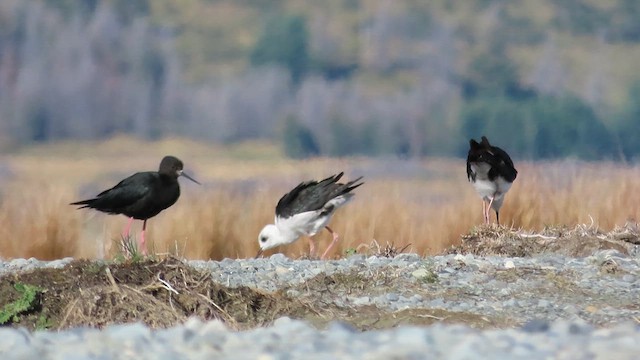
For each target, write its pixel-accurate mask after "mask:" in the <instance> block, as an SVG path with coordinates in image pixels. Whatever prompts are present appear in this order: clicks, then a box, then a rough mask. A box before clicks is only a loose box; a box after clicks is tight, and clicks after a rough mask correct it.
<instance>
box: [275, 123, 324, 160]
mask: <svg viewBox="0 0 640 360" xmlns="http://www.w3.org/2000/svg"><path fill="white" fill-rule="evenodd" d="M282 134H283V135H282V142H283V145H284V153H285V154H286V155H287V156H288V157H290V158H293V159H304V158H308V157H311V156H317V155H320V148H319V147H318V144H317V143H316V140H315V138H314V137H313V134H312V133H311V131H310V130H309V128H307V127H306V126H304V125H303V124H301V123H300V122H299V121H298V119H296V117H295V116H294V115H289V116H287V117H286V118H285V120H284V129H283V131H282Z"/></svg>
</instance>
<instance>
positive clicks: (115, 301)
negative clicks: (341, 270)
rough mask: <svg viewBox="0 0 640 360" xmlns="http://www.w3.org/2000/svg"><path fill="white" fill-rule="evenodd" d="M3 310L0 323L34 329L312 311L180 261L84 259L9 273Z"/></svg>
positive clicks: (247, 319)
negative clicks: (226, 281) (221, 279)
mask: <svg viewBox="0 0 640 360" xmlns="http://www.w3.org/2000/svg"><path fill="white" fill-rule="evenodd" d="M0 309H1V310H0V323H3V324H13V325H20V326H25V327H27V328H30V329H45V328H52V329H61V328H68V327H76V326H91V327H98V328H101V327H103V326H105V325H109V324H116V323H127V322H134V321H141V322H143V323H145V324H147V325H148V326H150V327H153V328H164V327H169V326H173V325H175V324H178V323H181V322H183V321H184V320H185V319H186V318H187V317H189V316H197V317H199V318H201V319H213V318H217V319H221V320H223V321H224V322H225V323H226V324H227V325H228V326H230V327H231V328H235V329H245V328H251V327H255V326H259V325H262V324H265V323H269V322H271V321H272V320H274V319H276V318H278V317H279V316H282V315H284V314H290V313H305V312H307V311H308V310H307V309H306V308H305V305H304V304H302V303H300V302H298V301H295V300H291V299H288V298H286V297H284V296H282V295H280V294H279V293H274V294H269V293H263V292H260V291H258V290H254V289H250V288H246V287H239V288H228V287H226V286H223V285H221V284H218V283H215V282H213V281H212V280H211V276H210V274H208V273H206V272H200V271H198V270H195V269H193V268H191V267H189V266H187V265H185V264H184V263H182V262H181V261H179V260H177V259H173V258H170V259H165V260H161V261H157V260H147V261H143V262H139V263H123V264H106V263H99V262H90V261H85V260H79V261H74V262H72V263H71V264H69V265H67V266H66V267H64V268H62V269H45V268H42V269H37V270H34V271H31V272H22V273H16V274H11V275H6V276H4V277H1V278H0ZM2 319H4V321H2Z"/></svg>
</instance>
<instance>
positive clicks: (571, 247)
mask: <svg viewBox="0 0 640 360" xmlns="http://www.w3.org/2000/svg"><path fill="white" fill-rule="evenodd" d="M639 244H640V231H638V226H637V224H635V223H627V224H626V225H625V226H623V227H618V228H616V229H614V230H613V231H610V232H603V231H601V230H600V229H598V228H597V227H594V226H593V225H591V226H587V225H578V226H576V227H575V228H573V229H570V228H567V227H549V228H546V229H544V230H543V231H542V232H540V233H533V232H526V231H523V230H514V229H511V228H507V227H502V226H481V227H477V228H474V229H472V230H471V232H470V233H469V234H465V235H462V237H461V242H460V245H457V246H453V247H451V248H450V249H449V250H448V251H447V253H448V254H474V255H478V256H487V255H497V256H510V257H531V256H536V255H540V254H548V253H553V254H560V255H566V256H572V257H585V256H589V255H591V254H593V253H594V252H596V251H599V250H608V249H613V250H617V251H619V252H621V253H623V254H629V252H630V251H631V249H632V248H633V247H634V246H635V245H639Z"/></svg>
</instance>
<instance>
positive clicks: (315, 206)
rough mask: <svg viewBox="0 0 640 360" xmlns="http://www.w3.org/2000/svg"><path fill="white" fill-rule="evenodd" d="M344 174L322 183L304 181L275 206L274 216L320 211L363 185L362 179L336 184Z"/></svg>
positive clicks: (284, 216)
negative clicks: (332, 200)
mask: <svg viewBox="0 0 640 360" xmlns="http://www.w3.org/2000/svg"><path fill="white" fill-rule="evenodd" d="M343 174H344V173H342V172H341V173H340V174H337V175H334V176H330V177H328V178H326V179H324V180H322V181H319V182H318V181H306V182H303V183H300V184H299V185H298V186H296V187H295V188H294V189H293V190H291V191H290V192H288V193H287V194H285V195H284V196H283V197H282V198H281V199H280V201H278V205H277V206H276V216H278V217H282V218H288V217H290V216H293V215H295V214H299V213H303V212H307V211H315V210H319V209H322V208H323V207H324V205H325V204H326V203H327V202H328V201H329V200H331V199H333V198H335V197H338V196H340V195H343V194H346V193H348V192H350V191H351V190H353V189H355V188H357V187H358V186H360V185H362V184H363V183H358V184H356V182H357V181H359V180H360V179H362V177H360V178H358V179H356V180H353V181H350V182H348V183H346V184H339V183H337V181H338V180H340V178H341V177H342V175H343Z"/></svg>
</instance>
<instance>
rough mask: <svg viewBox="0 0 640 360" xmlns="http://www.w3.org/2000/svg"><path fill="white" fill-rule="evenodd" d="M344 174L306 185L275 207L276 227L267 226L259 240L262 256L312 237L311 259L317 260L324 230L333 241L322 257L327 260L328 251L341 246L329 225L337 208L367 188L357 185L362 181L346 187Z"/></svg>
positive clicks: (303, 183) (301, 184) (310, 245)
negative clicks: (317, 245)
mask: <svg viewBox="0 0 640 360" xmlns="http://www.w3.org/2000/svg"><path fill="white" fill-rule="evenodd" d="M343 174H344V173H342V172H341V173H339V174H337V175H333V176H330V177H328V178H326V179H324V180H321V181H315V180H310V181H305V182H302V183H300V184H299V185H298V186H296V187H295V188H293V190H291V191H290V192H288V193H286V194H285V195H284V196H283V197H282V198H281V199H280V201H278V204H277V205H276V216H275V223H274V224H269V225H267V226H265V227H264V228H263V229H262V231H260V235H259V236H258V245H259V246H260V250H259V251H258V254H257V255H256V258H257V257H259V256H260V255H262V252H263V251H265V250H268V249H271V248H274V247H276V246H280V245H286V244H291V243H293V242H294V241H296V240H298V239H299V238H300V237H301V236H302V235H306V236H308V237H309V247H310V251H309V255H310V257H314V256H315V240H314V239H313V237H314V236H315V235H316V234H317V233H318V232H319V231H320V230H322V229H323V228H325V229H327V231H328V232H329V233H330V234H331V235H332V237H333V240H332V241H331V244H329V246H328V247H327V249H326V250H325V251H324V253H323V254H322V256H321V259H325V258H326V256H327V255H328V254H329V251H330V250H331V249H332V248H333V246H334V245H335V244H336V243H337V242H338V239H339V235H338V233H336V232H335V231H333V230H332V229H331V228H330V227H329V226H328V223H329V221H330V220H331V217H332V216H333V214H334V213H335V212H336V210H337V209H338V208H340V207H341V206H343V205H345V204H346V203H348V202H349V201H350V200H351V199H352V198H353V196H354V194H353V193H351V191H352V190H353V189H355V188H357V187H358V186H360V185H362V184H364V183H362V182H360V183H358V181H360V180H361V179H362V177H359V178H357V179H355V180H352V181H349V182H347V183H339V182H338V180H340V178H341V177H342V175H343Z"/></svg>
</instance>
